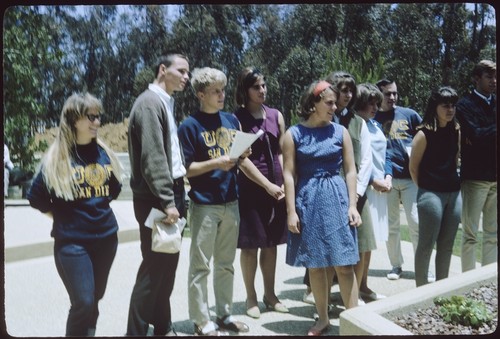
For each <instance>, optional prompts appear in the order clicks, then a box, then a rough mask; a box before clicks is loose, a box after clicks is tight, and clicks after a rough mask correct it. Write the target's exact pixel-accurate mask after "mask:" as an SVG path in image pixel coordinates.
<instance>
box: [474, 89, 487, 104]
mask: <svg viewBox="0 0 500 339" xmlns="http://www.w3.org/2000/svg"><path fill="white" fill-rule="evenodd" d="M474 93H476V94H477V95H478V96H479V97H480V98H483V99H484V100H485V101H486V102H487V103H488V105H489V104H490V103H491V94H490V96H489V97H488V98H487V97H485V96H484V95H482V94H481V93H479V92H478V91H477V90H474Z"/></svg>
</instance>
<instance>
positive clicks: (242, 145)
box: [229, 129, 264, 159]
mask: <svg viewBox="0 0 500 339" xmlns="http://www.w3.org/2000/svg"><path fill="white" fill-rule="evenodd" d="M262 134H264V131H263V130H261V129H260V130H259V131H258V132H257V133H245V132H242V131H236V135H235V136H234V140H233V144H232V145H231V150H230V151H229V158H231V159H237V158H238V157H239V156H240V155H242V154H243V152H245V150H246V149H247V148H248V147H250V146H252V144H253V143H254V142H255V140H257V138H259V137H260V136H261V135H262Z"/></svg>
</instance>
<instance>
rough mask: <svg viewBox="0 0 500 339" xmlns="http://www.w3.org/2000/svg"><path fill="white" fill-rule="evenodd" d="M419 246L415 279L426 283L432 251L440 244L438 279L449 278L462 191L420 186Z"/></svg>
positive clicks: (438, 247) (418, 203) (437, 257)
mask: <svg viewBox="0 0 500 339" xmlns="http://www.w3.org/2000/svg"><path fill="white" fill-rule="evenodd" d="M417 208H418V220H419V224H418V226H419V227H418V234H419V235H418V246H417V251H416V252H415V281H416V284H417V287H418V286H421V285H425V284H427V283H428V281H427V272H428V271H429V261H430V259H431V255H432V250H433V249H434V245H436V259H435V262H436V280H441V279H445V278H447V277H448V272H449V270H450V262H451V255H452V253H453V243H454V242H455V236H456V235H457V230H458V224H459V223H460V213H461V209H462V197H461V196H460V191H456V192H433V191H428V190H425V189H422V188H419V189H418V195H417Z"/></svg>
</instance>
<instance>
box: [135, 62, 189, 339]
mask: <svg viewBox="0 0 500 339" xmlns="http://www.w3.org/2000/svg"><path fill="white" fill-rule="evenodd" d="M155 74H156V78H155V80H154V81H153V83H152V84H150V85H149V87H148V89H146V90H145V91H144V92H143V93H142V94H141V95H139V97H138V98H137V99H136V101H135V103H134V105H133V107H132V110H131V113H130V120H129V133H128V147H129V157H130V165H131V178H130V188H131V189H132V193H133V201H134V213H135V217H136V219H137V222H138V223H139V230H140V239H141V252H142V258H143V260H142V263H141V266H140V267H139V272H138V273H137V279H136V283H135V286H134V289H133V291H132V297H131V300H130V308H129V316H128V325H127V335H129V336H146V335H147V333H148V329H149V325H150V324H151V325H152V326H153V327H154V333H153V334H154V335H162V336H163V335H171V334H175V330H174V329H173V328H172V320H171V310H170V295H171V293H172V290H173V287H174V280H175V271H176V269H177V264H178V261H179V253H174V254H168V253H157V252H153V251H152V250H151V232H152V230H151V229H150V228H148V227H146V226H145V224H144V223H145V221H146V218H147V217H148V215H149V213H150V212H151V210H152V209H153V208H156V209H159V210H161V211H163V212H164V213H165V214H166V217H165V219H164V222H165V223H167V224H174V223H176V222H177V220H178V219H179V218H181V217H184V216H185V206H184V205H185V191H184V175H185V174H186V168H185V167H184V158H183V153H182V151H181V149H180V145H179V138H178V137H177V124H176V123H175V119H174V112H173V106H174V98H173V97H172V95H173V94H174V92H177V91H182V90H184V88H185V87H186V84H187V83H188V81H189V75H190V73H189V62H188V58H187V57H186V56H184V55H181V54H167V55H165V56H162V57H160V60H159V61H158V63H157V66H156V69H155Z"/></svg>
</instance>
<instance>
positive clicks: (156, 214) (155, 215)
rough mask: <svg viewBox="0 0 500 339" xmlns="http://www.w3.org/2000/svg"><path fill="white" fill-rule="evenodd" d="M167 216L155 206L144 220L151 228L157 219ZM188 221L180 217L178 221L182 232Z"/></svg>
mask: <svg viewBox="0 0 500 339" xmlns="http://www.w3.org/2000/svg"><path fill="white" fill-rule="evenodd" d="M166 217H167V215H166V214H165V213H163V212H162V211H160V210H159V209H157V208H153V209H151V212H149V215H148V217H147V218H146V221H145V222H144V226H146V227H149V228H153V224H154V222H155V220H157V219H165V218H166ZM186 222H187V220H186V218H179V220H178V221H177V226H179V229H180V230H181V232H182V230H183V229H184V226H186Z"/></svg>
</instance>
